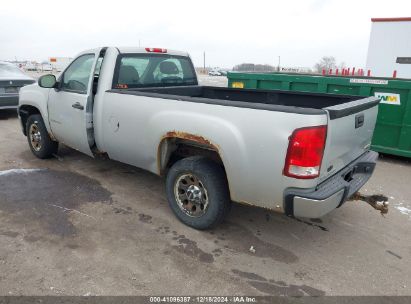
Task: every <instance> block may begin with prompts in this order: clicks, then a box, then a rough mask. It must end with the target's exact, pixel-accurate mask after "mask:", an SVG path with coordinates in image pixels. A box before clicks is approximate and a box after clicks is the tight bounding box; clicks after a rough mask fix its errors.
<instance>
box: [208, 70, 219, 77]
mask: <svg viewBox="0 0 411 304" xmlns="http://www.w3.org/2000/svg"><path fill="white" fill-rule="evenodd" d="M208 76H221V73H220V72H219V71H215V70H214V71H210V72H208Z"/></svg>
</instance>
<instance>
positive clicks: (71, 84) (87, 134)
mask: <svg viewBox="0 0 411 304" xmlns="http://www.w3.org/2000/svg"><path fill="white" fill-rule="evenodd" d="M98 54H99V51H97V52H95V53H93V52H91V53H84V54H81V55H79V56H78V57H77V58H76V59H75V60H73V61H72V62H71V64H70V65H69V66H68V67H67V69H66V70H65V71H64V72H63V74H62V75H61V76H60V77H59V79H58V87H57V89H51V90H50V93H49V99H48V111H49V121H50V127H51V130H52V132H53V135H54V136H55V137H56V138H57V140H58V141H59V142H62V143H64V144H66V145H67V146H69V147H71V148H73V149H76V150H78V151H80V152H82V153H85V154H87V155H90V156H93V153H92V151H91V149H90V147H91V146H92V145H93V144H94V136H93V80H94V77H93V75H94V70H95V68H96V63H97V60H98V57H99V56H98Z"/></svg>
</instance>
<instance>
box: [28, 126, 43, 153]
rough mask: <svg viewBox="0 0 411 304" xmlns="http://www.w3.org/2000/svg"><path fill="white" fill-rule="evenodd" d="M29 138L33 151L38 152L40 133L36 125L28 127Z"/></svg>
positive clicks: (39, 148)
mask: <svg viewBox="0 0 411 304" xmlns="http://www.w3.org/2000/svg"><path fill="white" fill-rule="evenodd" d="M29 133H30V134H29V136H30V144H31V146H32V147H33V149H34V150H35V151H37V152H38V151H40V150H41V133H40V129H39V126H38V125H37V124H36V123H33V124H32V125H31V126H30V130H29Z"/></svg>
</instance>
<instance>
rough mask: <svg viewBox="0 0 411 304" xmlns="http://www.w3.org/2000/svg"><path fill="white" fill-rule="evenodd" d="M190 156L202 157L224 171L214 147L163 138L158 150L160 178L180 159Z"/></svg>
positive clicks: (195, 142)
mask: <svg viewBox="0 0 411 304" xmlns="http://www.w3.org/2000/svg"><path fill="white" fill-rule="evenodd" d="M190 156H204V157H206V158H208V159H210V160H212V161H214V162H215V163H217V164H219V165H221V167H222V168H223V169H224V172H225V168H224V164H223V161H222V159H221V157H220V154H219V151H218V150H217V147H216V146H215V145H211V144H210V145H209V144H204V143H199V142H197V141H195V140H187V139H182V138H175V137H174V138H164V139H163V140H162V142H161V143H160V145H159V148H158V171H159V173H160V175H161V176H163V175H166V174H167V171H168V170H169V169H170V168H171V167H172V166H173V165H174V164H175V163H176V162H177V161H179V160H180V159H183V158H186V157H190Z"/></svg>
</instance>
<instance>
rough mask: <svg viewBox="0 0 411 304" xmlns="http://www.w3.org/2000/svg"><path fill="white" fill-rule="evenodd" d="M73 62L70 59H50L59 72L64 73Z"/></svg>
mask: <svg viewBox="0 0 411 304" xmlns="http://www.w3.org/2000/svg"><path fill="white" fill-rule="evenodd" d="M72 60H73V58H70V57H50V58H49V62H50V64H51V65H52V66H53V69H55V70H56V71H57V72H61V71H63V70H64V69H65V68H66V67H67V66H68V65H69V64H70V62H71V61H72Z"/></svg>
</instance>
